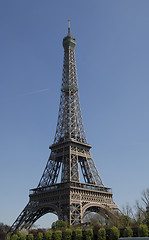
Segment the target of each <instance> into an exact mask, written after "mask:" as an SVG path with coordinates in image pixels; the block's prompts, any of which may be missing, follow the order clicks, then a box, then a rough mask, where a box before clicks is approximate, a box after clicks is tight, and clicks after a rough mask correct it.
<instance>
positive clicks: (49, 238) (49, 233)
mask: <svg viewBox="0 0 149 240" xmlns="http://www.w3.org/2000/svg"><path fill="white" fill-rule="evenodd" d="M44 240H52V231H51V230H49V231H47V232H45V234H44Z"/></svg>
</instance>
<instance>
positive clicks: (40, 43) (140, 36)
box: [0, 0, 149, 227]
mask: <svg viewBox="0 0 149 240" xmlns="http://www.w3.org/2000/svg"><path fill="white" fill-rule="evenodd" d="M148 11H149V1H148V0H131V1H129V0H125V1H124V0H123V1H122V0H121V1H119V0H106V1H103V0H96V1H95V0H93V1H89V0H82V1H78V0H76V1H68V0H63V1H58V0H55V1H50V0H44V1H39V0H30V1H25V0H24V1H20V0H13V1H12V0H1V1H0V84H1V87H0V161H1V173H0V183H1V198H0V222H3V223H5V224H8V225H11V224H12V223H13V222H14V220H15V219H16V218H17V216H18V215H19V214H20V212H21V211H22V210H23V208H24V207H25V205H26V204H27V202H28V194H29V189H31V188H35V187H37V185H38V182H39V180H40V178H41V175H42V172H43V170H44V168H45V165H46V162H47V160H48V157H49V154H50V151H49V149H48V147H49V145H51V144H52V143H53V139H54V135H55V130H56V123H57V116H58V107H59V99H60V88H61V79H62V68H63V47H62V39H63V37H65V36H66V34H67V20H68V19H71V34H72V35H73V36H74V37H75V38H76V42H77V45H76V49H75V52H76V63H77V73H78V82H79V94H80V101H81V108H82V115H83V122H84V127H85V132H86V136H87V140H88V143H89V144H91V145H92V150H91V154H92V156H93V159H94V161H95V164H96V167H97V168H98V171H99V174H100V176H101V178H102V180H103V183H104V184H105V186H107V187H111V188H112V191H113V198H114V201H115V202H116V204H117V205H118V206H119V208H122V206H123V205H126V203H129V204H130V205H131V206H133V205H134V204H135V201H136V200H137V199H140V198H141V193H142V191H143V190H145V189H146V188H147V187H149V185H148V182H149V181H148V180H149V177H148V169H149V107H148V106H149V14H148ZM55 220H56V217H55V216H53V215H49V216H48V217H47V216H45V217H43V218H42V219H41V220H39V221H38V222H37V225H38V226H39V227H44V226H45V227H47V226H49V225H50V223H51V222H53V221H55Z"/></svg>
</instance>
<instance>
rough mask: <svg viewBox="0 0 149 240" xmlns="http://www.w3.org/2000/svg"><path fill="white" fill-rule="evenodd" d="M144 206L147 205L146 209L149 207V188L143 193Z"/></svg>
mask: <svg viewBox="0 0 149 240" xmlns="http://www.w3.org/2000/svg"><path fill="white" fill-rule="evenodd" d="M141 199H142V201H143V203H144V205H145V208H147V207H148V206H149V188H147V189H146V190H144V191H143V192H142V197H141Z"/></svg>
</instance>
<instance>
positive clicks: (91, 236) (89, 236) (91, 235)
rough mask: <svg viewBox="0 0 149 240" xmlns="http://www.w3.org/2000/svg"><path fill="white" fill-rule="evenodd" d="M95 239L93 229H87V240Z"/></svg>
mask: <svg viewBox="0 0 149 240" xmlns="http://www.w3.org/2000/svg"><path fill="white" fill-rule="evenodd" d="M92 238H93V230H92V229H91V228H88V229H86V231H85V239H86V240H92Z"/></svg>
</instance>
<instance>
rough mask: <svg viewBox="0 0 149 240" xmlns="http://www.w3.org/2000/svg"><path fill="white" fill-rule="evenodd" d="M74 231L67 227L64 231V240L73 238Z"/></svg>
mask: <svg viewBox="0 0 149 240" xmlns="http://www.w3.org/2000/svg"><path fill="white" fill-rule="evenodd" d="M71 236H72V231H71V229H70V228H67V229H65V231H64V232H63V240H71Z"/></svg>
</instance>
